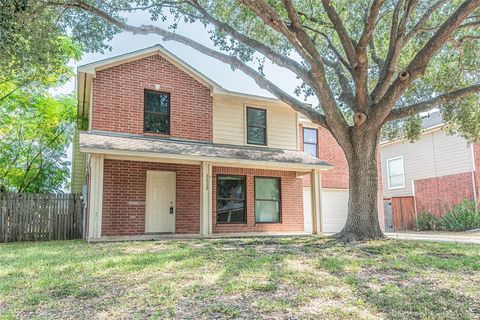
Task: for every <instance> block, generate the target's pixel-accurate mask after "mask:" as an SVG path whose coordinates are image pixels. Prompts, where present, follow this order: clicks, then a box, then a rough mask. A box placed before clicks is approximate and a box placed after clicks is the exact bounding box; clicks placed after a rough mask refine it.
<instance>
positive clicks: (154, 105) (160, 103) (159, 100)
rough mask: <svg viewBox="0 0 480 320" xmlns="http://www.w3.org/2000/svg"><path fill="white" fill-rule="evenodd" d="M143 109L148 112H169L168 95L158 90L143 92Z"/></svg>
mask: <svg viewBox="0 0 480 320" xmlns="http://www.w3.org/2000/svg"><path fill="white" fill-rule="evenodd" d="M145 111H149V112H160V113H169V112H170V96H169V95H168V94H166V93H160V92H149V91H146V92H145Z"/></svg>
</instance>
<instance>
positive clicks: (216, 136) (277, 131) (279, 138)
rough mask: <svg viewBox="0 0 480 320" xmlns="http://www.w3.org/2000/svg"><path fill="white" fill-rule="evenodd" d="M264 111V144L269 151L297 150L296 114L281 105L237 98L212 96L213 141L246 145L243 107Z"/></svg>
mask: <svg viewBox="0 0 480 320" xmlns="http://www.w3.org/2000/svg"><path fill="white" fill-rule="evenodd" d="M247 107H253V108H262V109H266V110H267V145H266V147H270V148H281V149H289V150H296V149H297V114H296V112H295V111H294V110H293V109H291V108H290V107H289V106H287V105H285V104H283V103H278V102H276V103H273V102H268V101H267V102H265V101H257V100H253V99H245V98H239V97H227V96H226V97H214V101H213V142H214V143H224V144H234V145H246V144H247V136H246V129H247V124H246V108H247Z"/></svg>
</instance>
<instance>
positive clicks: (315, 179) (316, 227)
mask: <svg viewBox="0 0 480 320" xmlns="http://www.w3.org/2000/svg"><path fill="white" fill-rule="evenodd" d="M310 190H311V192H312V233H313V234H321V233H322V232H323V223H322V183H321V178H320V171H319V170H312V172H311V174H310Z"/></svg>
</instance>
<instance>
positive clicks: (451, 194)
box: [380, 112, 480, 231]
mask: <svg viewBox="0 0 480 320" xmlns="http://www.w3.org/2000/svg"><path fill="white" fill-rule="evenodd" d="M422 128H423V132H422V134H421V137H420V139H419V140H418V141H415V142H414V143H410V142H409V141H403V140H397V141H389V142H384V143H382V144H381V149H380V150H381V151H380V153H381V159H382V177H383V191H384V193H383V195H384V204H385V219H386V221H385V224H386V230H387V231H389V230H406V229H412V228H413V219H414V217H415V216H416V215H418V214H420V213H422V212H431V213H433V214H435V215H441V214H444V213H445V212H446V211H447V210H448V209H449V208H451V206H452V205H455V204H458V203H459V202H461V201H462V200H463V199H472V200H476V199H478V197H479V194H480V181H479V180H480V173H479V171H480V146H479V145H477V144H471V143H468V141H467V140H465V139H464V138H462V137H460V136H458V135H449V134H447V133H446V132H445V125H444V124H443V121H442V118H441V116H440V113H439V112H435V113H432V114H430V115H428V116H426V117H425V118H424V119H423V123H422Z"/></svg>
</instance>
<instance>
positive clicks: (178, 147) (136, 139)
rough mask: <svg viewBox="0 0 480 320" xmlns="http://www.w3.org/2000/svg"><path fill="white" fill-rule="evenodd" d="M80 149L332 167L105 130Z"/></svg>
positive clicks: (274, 153) (85, 137)
mask: <svg viewBox="0 0 480 320" xmlns="http://www.w3.org/2000/svg"><path fill="white" fill-rule="evenodd" d="M80 150H81V151H82V152H86V153H101V154H109V155H122V156H144V157H150V158H162V159H176V160H190V161H214V162H219V163H224V164H229V163H230V164H236V165H238V164H250V165H251V164H256V165H262V166H270V167H275V168H290V169H292V170H304V169H321V170H322V169H323V170H327V169H330V168H331V166H330V165H329V164H328V163H326V162H324V161H322V160H319V159H317V158H315V157H313V156H312V155H310V154H309V153H306V152H303V151H298V150H284V149H277V148H265V147H253V146H241V145H230V144H218V143H211V142H198V141H184V140H177V139H172V138H159V137H145V136H142V135H134V134H125V133H112V132H103V131H92V132H81V133H80Z"/></svg>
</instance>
